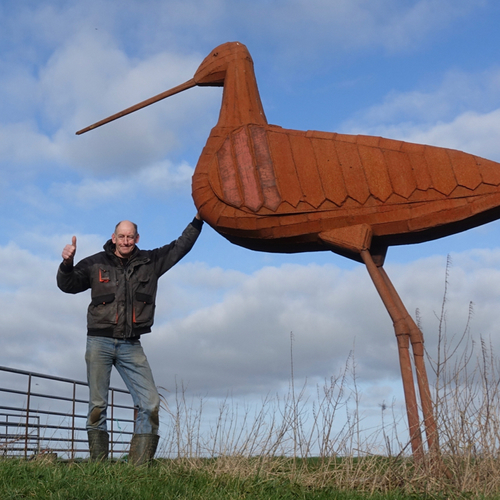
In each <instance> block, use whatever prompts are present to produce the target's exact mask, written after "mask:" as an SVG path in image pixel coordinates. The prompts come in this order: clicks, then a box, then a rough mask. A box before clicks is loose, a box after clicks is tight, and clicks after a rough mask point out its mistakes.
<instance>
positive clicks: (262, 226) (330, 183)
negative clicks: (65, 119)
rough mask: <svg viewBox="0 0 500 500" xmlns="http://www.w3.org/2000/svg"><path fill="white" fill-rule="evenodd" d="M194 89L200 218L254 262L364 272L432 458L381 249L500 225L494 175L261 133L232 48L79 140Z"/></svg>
mask: <svg viewBox="0 0 500 500" xmlns="http://www.w3.org/2000/svg"><path fill="white" fill-rule="evenodd" d="M195 85H199V86H223V87H224V93H223V98H222V106H221V112H220V116H219V120H218V123H217V125H216V126H215V127H214V128H213V129H212V132H211V133H210V136H209V138H208V141H207V144H206V146H205V148H204V149H203V152H202V154H201V156H200V159H199V161H198V164H197V166H196V170H195V173H194V176H193V198H194V202H195V204H196V206H197V208H198V211H199V213H200V215H201V217H202V218H203V219H204V220H205V221H207V222H208V223H209V224H210V225H211V226H212V227H213V228H214V229H215V230H216V231H218V232H219V233H220V234H222V235H223V236H225V237H226V238H227V239H229V240H230V241H231V242H233V243H236V244H238V245H241V246H244V247H246V248H250V249H253V250H262V251H270V252H286V253H292V252H302V251H316V250H332V251H334V252H336V253H338V254H340V255H343V256H346V257H349V258H352V259H355V260H357V261H360V262H364V263H365V264H366V266H367V269H368V271H369V273H370V276H371V278H372V280H373V282H374V284H375V286H376V288H377V290H378V292H379V294H380V296H381V298H382V300H383V301H384V304H385V306H386V307H387V310H388V312H389V314H390V315H391V318H392V320H393V322H394V328H395V332H396V336H397V339H398V344H399V352H400V363H401V371H402V376H403V384H404V389H405V397H406V404H407V411H408V419H409V426H410V436H411V442H412V448H413V451H414V453H415V454H417V455H419V454H421V453H422V438H421V434H420V424H419V418H418V405H417V400H416V394H415V387H414V382H413V370H412V366H411V358H410V354H409V344H410V342H411V344H412V347H413V353H414V359H415V371H416V375H417V381H418V386H419V391H420V395H421V401H422V410H423V414H424V420H425V427H426V432H427V439H428V443H429V447H431V448H432V447H434V446H437V440H436V439H435V438H436V426H435V422H434V417H433V409H432V401H431V398H430V392H429V385H428V381H427V375H426V371H425V365H424V359H423V337H422V334H421V332H420V330H419V329H418V327H417V326H416V325H415V323H414V321H413V320H412V319H411V317H410V315H409V314H408V312H407V311H406V309H405V307H404V305H403V303H402V302H401V300H400V298H399V296H398V294H397V292H396V290H395V289H394V287H393V286H392V284H391V282H390V280H389V278H388V277H387V274H386V273H385V271H384V269H383V267H382V265H383V262H384V258H385V253H386V251H387V247H388V246H390V245H400V244H407V243H417V242H422V241H426V240H430V239H435V238H439V237H442V236H446V235H449V234H453V233H456V232H458V231H463V230H465V229H469V228H471V227H474V226H477V225H479V224H483V223H485V222H488V221H490V220H493V219H496V218H498V217H500V165H499V164H497V163H494V162H492V161H489V160H485V159H483V158H479V157H476V156H473V155H469V154H466V153H462V152H459V151H455V150H450V149H443V148H437V147H432V146H423V145H418V144H410V143H406V142H402V141H396V140H391V139H383V138H380V137H368V136H361V135H359V136H355V135H342V134H335V133H327V132H314V131H308V132H303V131H297V130H287V129H283V128H281V127H277V126H273V125H269V124H268V123H267V120H266V117H265V114H264V110H263V108H262V104H261V101H260V97H259V93H258V89H257V83H256V80H255V75H254V71H253V63H252V59H251V57H250V54H249V53H248V51H247V49H246V47H245V46H244V45H242V44H240V43H238V42H234V43H226V44H224V45H221V46H219V47H217V48H216V49H214V51H213V52H212V53H211V54H210V55H209V56H208V57H207V58H206V59H205V60H204V61H203V63H202V64H201V66H200V67H199V69H198V70H197V72H196V74H195V76H194V78H193V79H192V80H189V81H188V82H186V83H185V84H183V85H180V86H179V87H176V88H175V89H172V90H171V91H167V92H164V93H163V94H160V95H159V96H156V97H153V98H151V99H148V100H147V101H144V102H143V103H139V104H138V105H136V106H133V107H132V108H128V109H127V110H125V111H123V112H121V113H118V114H117V115H113V116H112V117H110V118H108V119H105V120H102V121H101V122H98V123H96V124H95V125H92V126H90V127H87V128H86V129H84V130H82V131H80V132H78V133H82V132H85V131H87V130H90V129H92V128H95V127H97V126H99V125H102V124H104V123H107V122H108V121H111V120H113V119H116V118H119V117H120V116H124V115H125V114H128V113H130V112H132V111H135V110H137V109H140V108H142V107H144V106H147V105H149V104H152V103H153V102H156V101H158V100H160V99H163V98H165V97H168V96H170V95H173V94H175V93H178V92H181V91H183V90H186V89H187V88H190V87H193V86H195Z"/></svg>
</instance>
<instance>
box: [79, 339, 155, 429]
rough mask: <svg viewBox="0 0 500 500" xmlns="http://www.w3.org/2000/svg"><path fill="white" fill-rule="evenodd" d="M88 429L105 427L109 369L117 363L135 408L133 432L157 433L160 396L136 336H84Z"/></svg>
mask: <svg viewBox="0 0 500 500" xmlns="http://www.w3.org/2000/svg"><path fill="white" fill-rule="evenodd" d="M85 361H86V362H87V380H88V383H89V413H88V416H87V430H102V431H106V430H107V426H106V417H107V408H108V392H109V384H110V378H111V369H112V368H113V366H115V367H116V369H117V370H118V373H119V374H120V376H121V377H122V379H123V381H124V382H125V385H126V386H127V388H128V390H129V391H130V394H131V395H132V400H133V402H134V406H135V407H136V408H137V418H136V421H135V428H134V433H136V434H158V426H159V419H158V411H159V409H160V396H159V395H158V390H157V389H156V385H155V382H154V380H153V374H152V372H151V368H150V366H149V363H148V360H147V358H146V355H145V354H144V350H143V349H142V346H141V342H140V341H139V340H121V339H113V338H107V337H87V351H86V352H85Z"/></svg>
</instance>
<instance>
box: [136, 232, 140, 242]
mask: <svg viewBox="0 0 500 500" xmlns="http://www.w3.org/2000/svg"><path fill="white" fill-rule="evenodd" d="M140 237H141V235H140V234H139V233H137V236H136V237H135V242H136V243H139V238H140Z"/></svg>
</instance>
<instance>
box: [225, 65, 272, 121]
mask: <svg viewBox="0 0 500 500" xmlns="http://www.w3.org/2000/svg"><path fill="white" fill-rule="evenodd" d="M245 123H255V124H259V125H266V124H267V119H266V115H265V114H264V108H263V107H262V102H261V100H260V96H259V90H258V88H257V81H256V79H255V73H254V70H253V63H252V61H251V60H250V59H247V58H244V59H236V60H234V61H231V62H230V63H229V64H228V69H227V71H226V76H225V79H224V92H223V95H222V106H221V110H220V115H219V121H218V122H217V126H220V127H233V126H239V125H243V124H245Z"/></svg>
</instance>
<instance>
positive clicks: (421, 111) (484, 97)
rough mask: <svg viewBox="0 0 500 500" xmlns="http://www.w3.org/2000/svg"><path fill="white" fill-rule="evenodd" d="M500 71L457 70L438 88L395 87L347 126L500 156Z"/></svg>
mask: <svg viewBox="0 0 500 500" xmlns="http://www.w3.org/2000/svg"><path fill="white" fill-rule="evenodd" d="M499 81H500V71H499V70H498V69H496V68H494V69H490V70H487V71H484V72H481V73H477V74H466V73H463V72H456V71H452V72H450V73H448V74H446V75H445V76H444V78H443V80H442V82H441V84H440V85H439V86H438V87H437V88H435V89H432V90H425V91H424V90H412V91H409V92H395V91H393V92H391V93H389V94H388V95H387V96H386V98H385V99H384V102H383V103H381V104H377V105H374V106H372V107H370V108H368V109H366V110H363V111H362V112H360V113H359V114H358V115H357V116H356V117H354V118H352V119H350V120H349V121H347V122H345V123H344V124H343V125H342V127H341V128H342V131H344V132H348V133H365V134H370V135H380V136H382V137H387V138H391V139H401V140H405V141H409V142H415V143H420V144H431V145H435V146H442V147H449V148H453V149H458V150H461V151H466V152H468V153H472V154H476V155H478V156H482V157H485V158H488V159H491V160H497V161H498V160H500V145H499V142H498V140H497V139H496V138H497V137H498V135H499V132H500V108H499V107H498V106H499V105H500V90H499V89H500V87H499V86H498V83H499Z"/></svg>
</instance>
